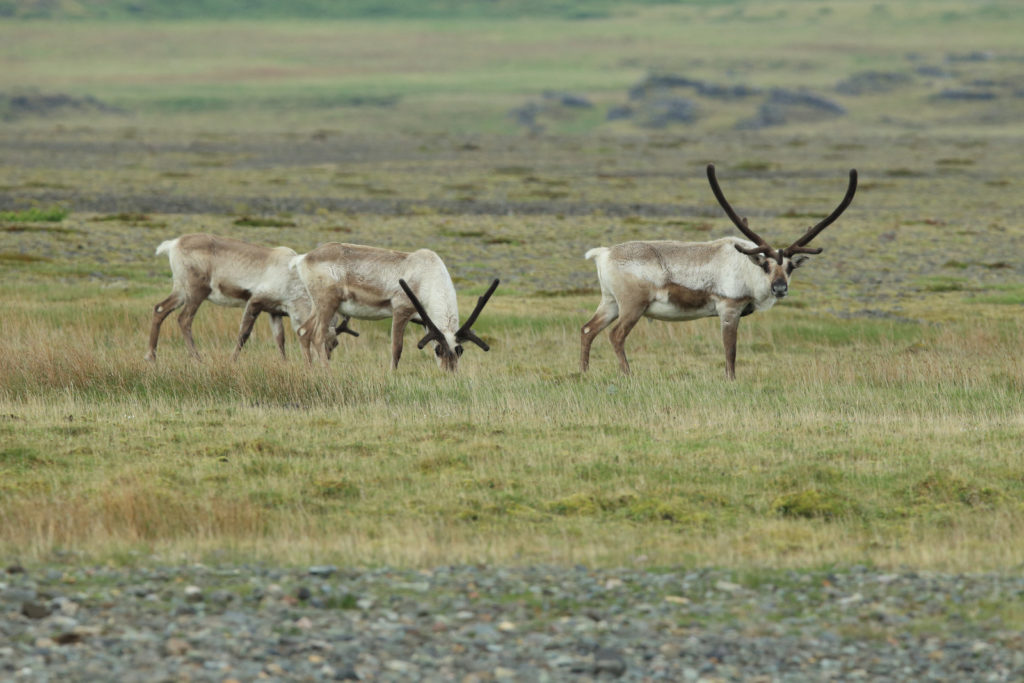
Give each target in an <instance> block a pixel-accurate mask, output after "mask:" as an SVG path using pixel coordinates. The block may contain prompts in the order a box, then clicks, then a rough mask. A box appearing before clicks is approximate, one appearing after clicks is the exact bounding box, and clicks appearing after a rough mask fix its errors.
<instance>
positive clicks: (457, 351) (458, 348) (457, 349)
mask: <svg viewBox="0 0 1024 683" xmlns="http://www.w3.org/2000/svg"><path fill="white" fill-rule="evenodd" d="M455 355H456V356H458V357H459V358H461V357H462V344H456V346H455Z"/></svg>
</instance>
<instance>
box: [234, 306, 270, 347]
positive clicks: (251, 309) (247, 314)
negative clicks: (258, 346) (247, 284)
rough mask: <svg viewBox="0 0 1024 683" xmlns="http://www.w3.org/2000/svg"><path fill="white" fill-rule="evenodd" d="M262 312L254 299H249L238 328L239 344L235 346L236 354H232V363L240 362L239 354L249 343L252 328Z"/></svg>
mask: <svg viewBox="0 0 1024 683" xmlns="http://www.w3.org/2000/svg"><path fill="white" fill-rule="evenodd" d="M262 310H263V307H262V306H260V305H259V304H258V303H256V302H254V301H253V300H252V299H249V301H248V303H246V304H245V311H243V312H242V324H241V325H240V326H239V328H238V343H237V344H236V345H235V352H234V353H232V354H231V360H232V361H236V360H238V354H240V353H241V352H242V347H243V346H245V342H247V341H249V335H251V334H252V327H253V325H255V324H256V318H258V317H259V315H260V312H261V311H262Z"/></svg>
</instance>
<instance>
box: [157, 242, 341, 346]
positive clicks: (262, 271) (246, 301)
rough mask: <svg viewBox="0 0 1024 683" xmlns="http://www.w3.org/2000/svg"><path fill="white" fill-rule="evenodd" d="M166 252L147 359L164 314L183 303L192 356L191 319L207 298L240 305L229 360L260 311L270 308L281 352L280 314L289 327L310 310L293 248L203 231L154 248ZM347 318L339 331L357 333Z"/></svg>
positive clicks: (181, 323)
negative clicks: (166, 283)
mask: <svg viewBox="0 0 1024 683" xmlns="http://www.w3.org/2000/svg"><path fill="white" fill-rule="evenodd" d="M156 253H157V255H158V256H159V255H160V254H167V257H168V259H169V260H170V262H171V278H172V282H173V285H172V290H171V295H170V296H169V297H167V298H166V299H164V300H163V301H161V302H160V303H158V304H157V305H156V306H155V307H154V309H153V326H152V328H151V329H150V332H149V350H148V351H147V352H146V360H148V361H155V360H156V344H157V340H158V339H159V338H160V325H161V324H162V323H163V321H164V318H166V317H167V316H169V315H170V314H171V313H172V312H173V311H175V310H176V309H178V308H180V307H182V306H184V308H183V309H182V311H181V313H180V314H179V315H178V326H179V327H181V333H182V334H183V335H185V343H186V345H187V346H188V350H189V352H190V353H191V354H192V356H193V357H194V358H197V359H198V358H199V352H198V351H197V350H196V345H195V342H194V341H193V340H192V320H193V319H194V318H195V315H196V310H198V308H199V305H200V304H202V303H203V301H205V300H206V299H209V300H210V301H211V302H213V303H215V304H219V305H221V306H244V307H245V312H244V313H243V314H242V325H241V327H240V328H239V331H238V344H237V345H236V346H235V352H234V354H233V355H232V360H235V359H237V358H238V354H239V353H240V352H241V350H242V346H244V345H245V342H246V341H247V340H248V339H249V335H250V334H251V333H252V328H253V325H254V324H255V323H256V318H257V316H259V314H260V313H261V312H262V311H266V312H267V313H269V314H270V326H271V328H272V329H273V332H274V339H275V340H276V341H277V348H278V349H280V351H281V357H282V358H284V357H285V353H284V327H283V325H282V324H281V318H282V317H284V316H288V317H289V318H291V321H292V328H293V329H297V328H298V326H299V325H300V324H301V323H303V322H305V321H306V319H307V318H308V317H309V314H310V312H311V311H312V302H311V301H310V299H309V294H308V293H307V292H306V288H305V286H303V284H302V281H301V280H299V278H298V277H297V276H296V275H295V273H294V272H293V271H292V270H291V269H290V268H289V267H288V262H289V261H291V259H293V258H295V256H296V253H295V251H294V250H292V249H289V248H288V247H277V248H274V249H271V248H270V247H261V246H256V245H254V244H248V243H246V242H240V241H239V240H234V239H230V238H228V237H216V236H214V235H206V234H202V233H197V234H192V235H183V236H181V237H178V238H177V239H173V240H167V241H166V242H163V243H161V244H160V246H159V247H157V248H156ZM347 323H348V319H345V320H344V321H342V323H341V325H340V326H339V328H338V330H337V331H338V332H347V333H348V334H352V335H355V336H358V333H356V332H354V331H353V330H350V329H348V325H347Z"/></svg>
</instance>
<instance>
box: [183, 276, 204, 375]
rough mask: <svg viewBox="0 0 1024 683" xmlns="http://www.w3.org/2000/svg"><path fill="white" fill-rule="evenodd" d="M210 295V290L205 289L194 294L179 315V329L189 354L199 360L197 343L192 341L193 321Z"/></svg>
mask: <svg viewBox="0 0 1024 683" xmlns="http://www.w3.org/2000/svg"><path fill="white" fill-rule="evenodd" d="M209 295H210V288H209V287H204V288H202V289H201V290H199V291H198V292H193V296H192V297H190V298H189V300H188V301H186V302H185V307H184V308H182V309H181V313H180V314H178V327H180V328H181V333H182V334H183V335H184V336H185V345H186V346H188V350H189V352H190V353H191V354H192V357H193V358H195V359H196V360H199V358H200V356H199V351H198V350H197V349H196V343H195V341H194V340H193V339H192V321H193V320H194V319H195V317H196V311H197V310H199V305H200V304H201V303H203V301H205V300H206V297H208V296H209Z"/></svg>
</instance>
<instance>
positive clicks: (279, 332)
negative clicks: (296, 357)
mask: <svg viewBox="0 0 1024 683" xmlns="http://www.w3.org/2000/svg"><path fill="white" fill-rule="evenodd" d="M270 329H271V330H273V332H274V341H275V342H277V350H278V351H280V352H281V360H288V356H287V355H286V354H285V352H284V316H282V315H278V314H276V313H271V314H270Z"/></svg>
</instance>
